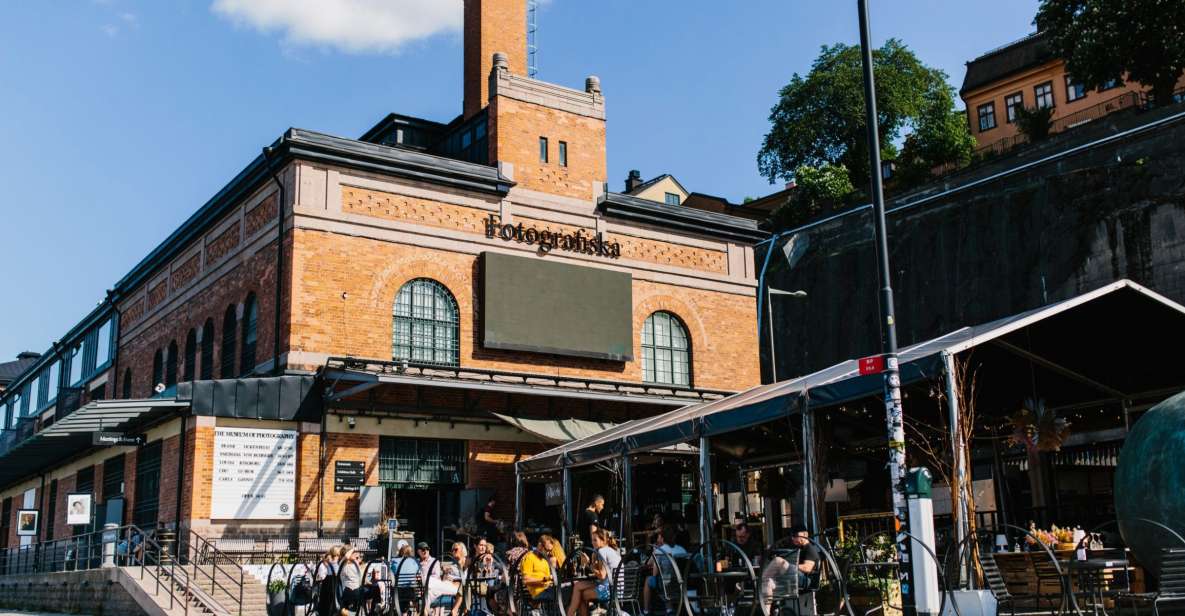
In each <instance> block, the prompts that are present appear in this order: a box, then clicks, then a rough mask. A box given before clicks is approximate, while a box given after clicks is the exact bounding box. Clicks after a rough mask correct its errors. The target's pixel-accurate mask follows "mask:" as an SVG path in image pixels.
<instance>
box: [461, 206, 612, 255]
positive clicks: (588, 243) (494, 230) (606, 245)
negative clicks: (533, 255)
mask: <svg viewBox="0 0 1185 616" xmlns="http://www.w3.org/2000/svg"><path fill="white" fill-rule="evenodd" d="M484 222H485V227H486V237H488V238H491V239H493V238H495V237H497V238H501V239H503V240H505V241H507V242H519V243H523V244H538V246H539V252H541V253H544V254H547V253H548V252H551V250H552V249H553V248H554V249H557V250H564V251H567V252H579V253H583V254H587V255H596V256H598V257H608V258H610V259H616V258H618V257H620V256H621V244H620V243H618V242H606V241H605V237H604V234H602V233H599V232H598V233H597V234H596V235H592V234H589V235H585V233H584V229H580V230H578V231H576V233H557V232H555V231H548V230H546V229H544V230H542V231H540V230H539V229H538V228H537V227H528V226H526V225H524V224H523V223H521V222H520V223H518V224H517V225H504V224H502V219H501V218H499V217H498V215H497V214H490V216H489V218H487V219H485V221H484Z"/></svg>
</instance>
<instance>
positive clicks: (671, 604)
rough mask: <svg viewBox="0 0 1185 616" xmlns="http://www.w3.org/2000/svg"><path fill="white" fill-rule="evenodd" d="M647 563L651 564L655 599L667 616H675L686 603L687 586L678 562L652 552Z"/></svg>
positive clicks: (668, 555)
mask: <svg viewBox="0 0 1185 616" xmlns="http://www.w3.org/2000/svg"><path fill="white" fill-rule="evenodd" d="M649 562H651V563H653V565H654V566H653V570H654V577H653V579H654V580H655V586H656V588H654V590H655V591H656V592H655V593H654V595H652V596H654V597H655V598H657V599H658V600H659V601H661V602H662V604H663V606H664V608H665V613H666V614H667V615H668V616H677V615H678V614H679V613H681V612H682V611H683V609H684V608H685V606H686V603H687V584H686V583H685V581H684V579H683V574H682V572H680V566H679V562H678V561H677V560H676V559H675V557H674V556H671V555H670V554H668V553H666V552H663V551H662V550H654V551H653V552H652V553H651V555H650V559H649Z"/></svg>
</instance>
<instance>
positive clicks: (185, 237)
mask: <svg viewBox="0 0 1185 616" xmlns="http://www.w3.org/2000/svg"><path fill="white" fill-rule="evenodd" d="M271 147H273V148H275V149H276V154H277V159H276V160H275V161H274V163H275V164H277V165H285V164H287V163H289V162H291V161H292V160H295V159H300V158H305V159H308V158H311V159H316V160H321V161H324V162H331V163H334V164H338V165H343V166H346V167H353V168H358V169H361V170H365V171H379V172H383V173H387V174H391V175H399V176H401V177H408V178H411V179H418V180H422V181H426V182H431V183H436V184H445V185H449V186H456V187H460V188H465V189H469V190H479V191H483V192H490V193H494V194H506V193H507V192H508V191H509V190H510V187H511V186H513V185H514V182H512V181H510V180H509V179H507V178H505V177H503V176H502V175H501V173H499V171H498V169H497V168H496V167H489V166H485V165H478V164H476V163H468V162H464V161H459V160H453V159H450V158H444V157H441V156H434V155H431V154H424V153H421V152H412V151H406V150H401V149H399V148H393V147H390V146H383V145H377V144H373V143H365V142H362V141H357V140H354V139H347V138H344V137H335V136H332V135H327V134H325V133H319V132H316V131H310V130H305V129H299V128H289V129H288V130H287V131H286V132H285V133H284V135H282V136H281V137H280V138H279V139H277V140H276V141H275V142H273V143H272V146H271ZM269 169H270V165H269V162H268V161H267V160H266V159H265V157H264V155H263V154H262V153H260V154H259V155H257V156H256V157H255V158H254V159H252V160H251V162H249V163H248V164H247V166H246V167H244V168H243V170H242V171H240V172H239V173H238V174H237V175H235V177H234V178H232V179H231V180H230V182H228V183H227V184H226V185H225V186H223V187H222V189H221V190H219V191H218V192H217V193H215V194H214V196H213V197H211V198H210V199H209V200H208V201H207V202H206V203H205V204H204V205H202V207H200V208H198V210H197V211H196V212H194V213H193V215H191V216H190V217H189V218H187V219H186V220H185V221H184V222H182V223H181V225H180V226H179V227H178V228H177V229H176V230H175V231H173V232H172V233H171V234H169V236H168V237H166V238H165V239H164V241H162V242H161V243H160V244H158V245H157V246H156V248H154V249H153V250H152V251H151V252H149V253H148V255H147V256H146V257H144V258H143V259H142V260H140V262H139V263H137V264H136V265H135V266H134V267H132V269H131V270H130V271H129V272H128V273H127V274H126V275H124V277H123V278H121V279H120V280H119V281H118V282H117V283H116V284H115V291H116V293H117V294H122V293H127V292H130V291H131V290H132V289H134V288H136V286H138V285H139V284H141V283H142V282H143V281H144V279H146V278H147V277H148V276H149V275H151V274H152V273H153V272H155V271H156V269H157V268H158V267H160V266H161V265H163V264H164V262H166V261H168V260H169V259H171V258H172V257H174V256H176V254H177V253H178V252H179V251H180V250H181V249H182V248H183V247H184V246H186V245H188V243H189V242H191V241H192V240H194V239H195V238H196V236H198V235H200V234H201V233H203V232H205V231H206V230H207V229H208V228H209V227H211V226H212V225H213V224H215V223H216V222H217V221H218V220H219V219H220V218H221V217H222V216H223V215H224V214H225V213H226V212H227V211H229V210H230V209H231V208H232V207H234V206H236V205H238V203H239V201H240V200H241V199H242V198H243V197H244V196H246V195H247V194H250V193H251V192H252V191H254V190H255V189H256V188H258V186H259V185H260V184H261V183H262V182H264V181H266V180H267V179H268V172H269Z"/></svg>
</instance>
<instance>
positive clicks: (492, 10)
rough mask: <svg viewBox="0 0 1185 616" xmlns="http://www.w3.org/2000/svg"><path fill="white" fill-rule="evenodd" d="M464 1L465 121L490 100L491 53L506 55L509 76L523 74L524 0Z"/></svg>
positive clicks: (525, 26) (525, 37) (524, 45)
mask: <svg viewBox="0 0 1185 616" xmlns="http://www.w3.org/2000/svg"><path fill="white" fill-rule="evenodd" d="M464 1H465V108H464V113H465V117H466V118H468V117H470V116H472V115H473V114H475V113H477V112H478V111H481V109H482V107H485V106H486V104H487V102H488V101H489V97H490V86H489V77H490V69H492V68H493V57H494V52H496V51H500V52H502V53H504V54H506V58H507V60H509V63H510V72H511V73H514V74H516V75H526V74H527V0H464Z"/></svg>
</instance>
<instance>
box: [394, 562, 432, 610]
mask: <svg viewBox="0 0 1185 616" xmlns="http://www.w3.org/2000/svg"><path fill="white" fill-rule="evenodd" d="M392 573H393V575H392V587H391V602H390V603H391V607H392V609H393V610H394V612H393V613H394V614H395V616H413V615H415V614H420V613H422V612H423V607H424V581H423V580H421V579H420V566H419V564H417V563H416V561H415V560H414V559H412V558H410V557H409V558H401V559H399V562H398V564H396V565H395V570H394V571H393V572H392Z"/></svg>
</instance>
